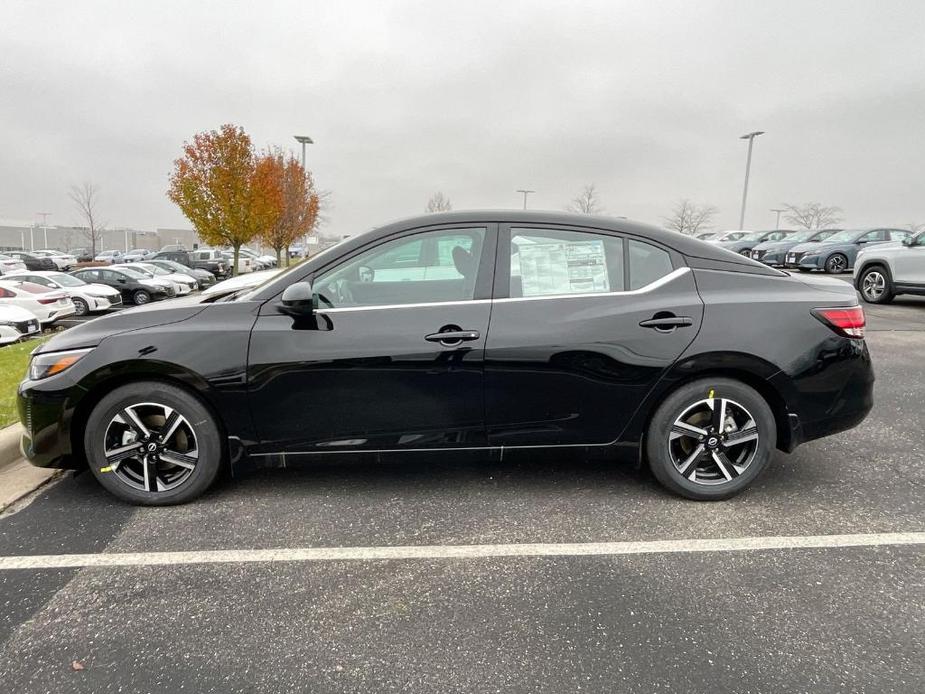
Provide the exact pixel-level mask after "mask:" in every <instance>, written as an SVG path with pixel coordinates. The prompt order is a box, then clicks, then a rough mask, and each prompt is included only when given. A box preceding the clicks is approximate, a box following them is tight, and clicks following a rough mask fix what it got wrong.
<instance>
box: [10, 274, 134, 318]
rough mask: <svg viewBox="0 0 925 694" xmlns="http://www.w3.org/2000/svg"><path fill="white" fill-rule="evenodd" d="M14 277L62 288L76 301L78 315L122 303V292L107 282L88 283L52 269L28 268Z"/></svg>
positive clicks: (75, 309)
mask: <svg viewBox="0 0 925 694" xmlns="http://www.w3.org/2000/svg"><path fill="white" fill-rule="evenodd" d="M14 277H15V278H16V279H21V280H23V281H25V282H32V283H34V284H39V285H41V286H43V287H47V288H48V289H60V290H61V291H63V292H65V293H66V294H67V295H68V296H69V297H70V298H71V301H73V302H74V312H75V313H76V314H77V315H78V316H85V315H87V314H88V313H96V312H98V311H108V310H109V309H111V308H112V307H113V306H121V305H122V294H121V292H119V290H118V289H113V288H112V287H107V286H106V285H105V284H87V283H86V282H84V281H83V280H82V279H79V278H77V277H74V276H73V275H66V274H64V273H63V272H52V271H50V270H43V271H41V272H30V271H28V270H27V271H25V272H17V273H15V274H13V275H10V279H12V278H14Z"/></svg>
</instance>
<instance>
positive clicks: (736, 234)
mask: <svg viewBox="0 0 925 694" xmlns="http://www.w3.org/2000/svg"><path fill="white" fill-rule="evenodd" d="M746 233H748V232H745V231H727V232H726V233H725V234H723V235H722V236H720V237H719V240H720V241H738V240H739V239H740V238H742V237H743V236H745V234H746Z"/></svg>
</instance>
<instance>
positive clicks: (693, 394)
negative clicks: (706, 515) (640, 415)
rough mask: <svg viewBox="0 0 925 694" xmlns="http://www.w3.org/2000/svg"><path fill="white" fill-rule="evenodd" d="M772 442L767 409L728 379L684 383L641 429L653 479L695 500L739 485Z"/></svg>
mask: <svg viewBox="0 0 925 694" xmlns="http://www.w3.org/2000/svg"><path fill="white" fill-rule="evenodd" d="M776 445H777V427H776V424H775V421H774V414H773V413H772V412H771V408H770V407H769V406H768V404H767V402H766V401H765V400H764V398H763V397H761V395H760V394H759V393H758V392H756V391H755V390H754V389H753V388H751V387H749V386H747V385H745V384H744V383H741V382H740V381H735V380H732V379H728V378H711V379H702V380H698V381H694V382H691V383H688V384H686V385H684V386H681V387H680V388H678V389H677V390H676V391H675V392H673V393H672V394H671V395H669V396H668V397H667V398H666V399H665V401H664V402H663V403H662V404H661V405H660V406H659V408H658V409H657V410H656V412H655V414H654V415H653V416H652V419H651V420H650V422H649V427H648V430H647V432H646V455H647V457H648V460H649V466H650V467H651V469H652V472H653V474H654V475H655V477H656V479H658V481H659V482H661V483H662V484H663V485H664V486H665V487H667V488H668V489H670V490H671V491H673V492H675V493H677V494H680V495H681V496H686V497H687V498H689V499H696V500H699V501H711V500H719V499H727V498H729V497H731V496H733V495H735V494H738V493H739V492H741V491H742V490H743V489H745V488H746V487H747V486H748V485H749V484H751V483H752V481H754V479H755V478H756V477H757V476H758V475H759V473H760V472H761V471H762V469H764V467H765V466H766V465H767V464H768V461H769V460H770V459H771V455H772V453H773V451H774V449H775V447H776Z"/></svg>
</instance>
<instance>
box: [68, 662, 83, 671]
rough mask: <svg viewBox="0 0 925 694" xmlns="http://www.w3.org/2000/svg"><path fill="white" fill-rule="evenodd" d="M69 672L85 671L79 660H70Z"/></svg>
mask: <svg viewBox="0 0 925 694" xmlns="http://www.w3.org/2000/svg"><path fill="white" fill-rule="evenodd" d="M71 670H77V671H79V670H86V666H85V665H84V664H83V663H81V662H80V661H79V660H72V661H71Z"/></svg>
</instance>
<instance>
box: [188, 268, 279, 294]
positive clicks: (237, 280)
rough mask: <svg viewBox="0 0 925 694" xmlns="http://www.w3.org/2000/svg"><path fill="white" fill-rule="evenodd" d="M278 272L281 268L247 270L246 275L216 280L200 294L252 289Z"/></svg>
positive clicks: (228, 292)
mask: <svg viewBox="0 0 925 694" xmlns="http://www.w3.org/2000/svg"><path fill="white" fill-rule="evenodd" d="M280 272H282V270H277V269H273V270H261V271H260V272H249V273H247V274H246V275H238V276H237V277H229V278H228V279H227V280H222V281H221V282H217V283H216V284H213V285H212V286H211V287H208V288H207V289H203V290H202V295H203V296H215V295H221V294H231V293H232V292H236V291H238V290H239V289H253V288H254V287H256V286H257V285H258V284H263V283H264V282H266V281H267V280H268V279H270V278H271V277H273V276H274V275H276V274H278V273H280Z"/></svg>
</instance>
